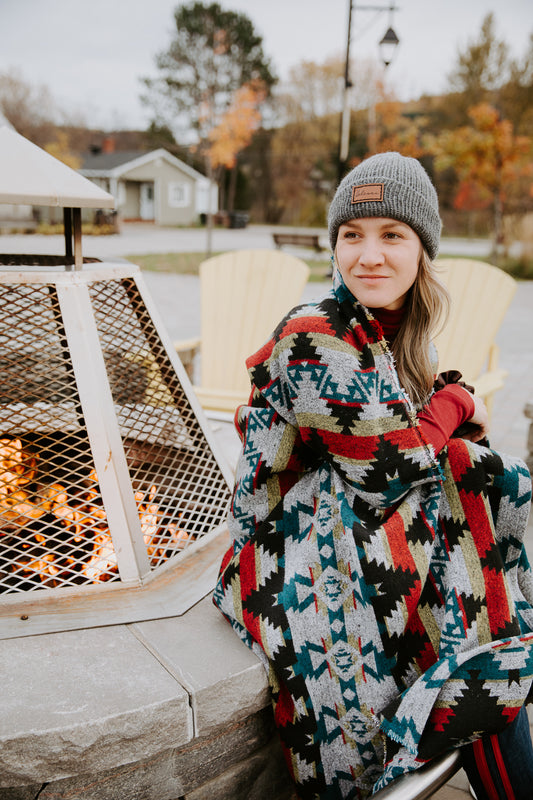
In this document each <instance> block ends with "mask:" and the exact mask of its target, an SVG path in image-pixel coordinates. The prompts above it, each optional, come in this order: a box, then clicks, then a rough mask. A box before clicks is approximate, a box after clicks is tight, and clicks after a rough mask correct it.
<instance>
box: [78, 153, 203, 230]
mask: <svg viewBox="0 0 533 800" xmlns="http://www.w3.org/2000/svg"><path fill="white" fill-rule="evenodd" d="M79 171H80V173H81V174H82V175H84V176H85V177H86V178H89V179H90V180H92V181H94V182H95V183H96V184H98V185H99V186H101V187H102V189H105V190H106V191H108V192H109V193H110V194H112V195H113V197H114V198H115V201H116V208H117V211H118V213H119V215H120V217H121V219H123V220H150V221H153V222H155V223H157V224H158V225H194V224H195V223H196V222H197V221H198V218H199V216H200V214H206V213H207V212H208V210H210V211H211V212H212V213H215V212H216V211H218V190H217V186H216V184H214V183H213V184H212V185H211V193H210V192H209V181H208V179H207V178H206V177H205V175H202V174H201V173H200V172H197V170H195V169H193V168H192V167H189V166H188V165H187V164H185V163H184V162H183V161H180V159H178V158H176V157H175V156H173V155H172V154H171V153H169V152H168V151H167V150H165V149H163V148H160V149H158V150H152V151H151V152H149V153H140V152H128V151H123V152H120V151H114V150H111V151H106V149H105V148H104V149H103V150H102V151H101V152H95V153H90V154H89V155H88V156H87V157H86V158H85V160H84V162H83V164H82V167H81V168H80V170H79ZM209 194H211V208H210V209H209Z"/></svg>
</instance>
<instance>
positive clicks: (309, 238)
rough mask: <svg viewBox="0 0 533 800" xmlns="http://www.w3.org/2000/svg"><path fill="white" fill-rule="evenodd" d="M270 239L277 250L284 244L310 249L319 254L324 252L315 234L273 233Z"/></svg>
mask: <svg viewBox="0 0 533 800" xmlns="http://www.w3.org/2000/svg"><path fill="white" fill-rule="evenodd" d="M272 237H273V239H274V244H275V245H276V247H277V248H278V250H279V249H280V248H281V247H282V245H284V244H293V245H296V246H297V247H312V248H313V249H314V250H315V251H316V252H317V253H321V252H322V250H324V248H323V247H322V245H321V244H320V242H319V236H318V234H317V233H273V234H272Z"/></svg>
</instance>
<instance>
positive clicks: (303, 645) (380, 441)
mask: <svg viewBox="0 0 533 800" xmlns="http://www.w3.org/2000/svg"><path fill="white" fill-rule="evenodd" d="M248 366H249V372H250V376H251V380H252V395H251V400H250V405H248V406H244V407H241V409H240V410H239V412H238V425H239V428H240V430H241V432H242V436H243V451H242V454H241V458H240V461H239V465H238V468H237V476H236V486H235V492H234V497H233V502H232V508H231V513H230V518H229V526H230V531H231V534H232V537H233V546H232V548H230V551H229V552H228V553H227V555H226V557H225V559H224V561H223V564H222V566H221V572H220V578H219V582H218V585H217V588H216V590H215V597H214V600H215V603H216V604H217V606H218V607H219V608H220V610H221V611H222V613H223V614H224V615H225V616H226V617H227V619H228V620H229V621H230V622H231V624H232V625H233V627H234V629H235V631H236V632H237V633H238V634H239V636H240V637H241V638H242V639H243V640H244V641H245V642H246V643H247V644H248V645H249V646H250V647H252V648H253V649H254V651H255V652H256V653H257V654H258V655H259V656H260V657H261V658H262V660H263V662H264V663H265V666H266V667H267V669H268V671H269V680H270V684H271V687H272V697H273V706H274V715H275V720H276V724H277V726H278V729H279V733H280V737H281V741H282V745H283V747H284V750H285V753H286V757H287V763H288V765H289V768H290V770H291V773H292V775H293V777H294V780H295V782H296V785H297V790H298V793H299V795H300V796H301V797H302V798H321V799H324V800H325V799H327V800H337V799H339V800H340V799H341V798H342V800H346V799H347V798H365V797H368V796H370V795H371V794H372V792H373V791H377V790H378V789H379V788H381V787H383V786H384V785H386V784H387V783H388V782H390V781H391V780H393V779H394V778H396V777H397V776H398V775H400V774H403V773H404V772H407V771H410V770H413V769H416V768H417V767H419V766H421V765H422V764H423V763H424V762H426V761H427V760H429V759H431V758H433V757H434V756H435V755H437V754H439V753H441V752H444V751H446V750H449V749H450V748H453V747H457V746H458V745H460V744H463V743H465V742H467V741H470V740H471V739H472V738H475V736H476V735H479V733H480V732H482V731H491V732H494V731H497V730H501V729H502V728H503V727H504V726H505V725H506V724H507V723H509V722H510V721H511V720H512V719H513V718H514V717H515V715H516V714H517V713H518V711H519V709H520V708H521V706H522V705H523V704H524V702H525V701H526V698H527V695H528V693H529V691H530V688H531V685H532V682H533V647H532V645H533V609H532V604H533V579H532V575H531V570H530V567H529V564H528V561H527V557H526V554H525V551H524V548H523V542H522V538H523V533H524V530H525V527H526V524H527V517H528V513H529V504H530V496H531V478H530V475H529V472H528V470H527V468H526V466H525V465H524V464H523V463H522V462H521V461H519V460H518V459H511V458H509V457H506V456H502V455H499V454H498V453H496V452H494V451H492V450H490V449H489V448H487V447H482V446H480V445H477V444H472V443H470V442H467V441H464V440H462V439H453V440H451V441H450V442H449V444H448V446H447V447H446V448H444V450H443V451H442V452H441V453H440V454H439V457H438V458H436V457H435V454H434V452H433V449H432V448H431V446H430V445H429V444H428V443H427V442H426V441H425V440H424V438H423V435H422V433H421V431H420V428H419V426H418V425H417V423H416V416H415V410H414V409H413V407H412V405H411V403H410V401H409V399H408V398H407V396H406V395H405V393H404V392H403V391H402V389H401V387H400V385H399V382H398V376H397V373H396V370H395V368H394V363H393V359H392V356H391V354H390V351H389V349H388V347H387V345H386V342H385V341H384V339H383V336H382V333H381V329H380V327H379V325H378V323H377V322H376V321H375V320H374V319H373V318H372V316H371V315H370V314H369V313H368V312H367V310H366V309H364V308H363V307H362V306H360V305H359V304H358V303H357V302H356V301H355V300H354V298H353V297H352V295H351V294H350V293H349V292H348V291H347V289H346V288H345V286H344V284H343V283H342V281H340V280H339V279H337V280H336V283H335V286H334V289H333V290H332V292H330V293H329V294H328V295H327V296H326V297H325V298H323V299H322V300H320V301H318V302H316V303H314V304H310V305H306V306H300V307H298V308H296V309H294V310H293V311H292V312H290V313H289V315H288V316H287V317H286V318H285V319H284V320H283V321H282V323H281V324H280V325H279V326H278V328H277V329H276V331H275V332H274V334H273V337H272V339H271V340H270V341H269V342H268V343H267V344H266V345H265V346H264V347H263V348H262V349H261V350H260V351H259V352H258V353H256V354H255V355H254V356H253V357H251V358H250V359H249V362H248Z"/></svg>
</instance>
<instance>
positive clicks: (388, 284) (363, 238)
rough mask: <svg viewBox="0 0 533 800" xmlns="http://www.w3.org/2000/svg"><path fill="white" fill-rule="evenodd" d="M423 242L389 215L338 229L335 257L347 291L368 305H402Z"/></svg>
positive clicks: (380, 306) (415, 269) (415, 272)
mask: <svg viewBox="0 0 533 800" xmlns="http://www.w3.org/2000/svg"><path fill="white" fill-rule="evenodd" d="M421 253H422V243H421V241H420V239H419V237H418V235H417V234H416V233H415V232H414V230H413V229H412V228H410V227H409V225H406V224H405V223H404V222H398V221H397V220H395V219H389V218H388V217H365V218H364V219H351V220H349V221H348V222H345V223H344V224H343V225H341V226H340V228H339V234H338V238H337V246H336V248H335V256H336V261H337V265H338V268H339V270H340V273H341V275H342V277H343V280H344V283H345V284H346V287H347V288H348V290H349V291H350V292H351V293H352V294H353V295H354V297H356V298H357V300H359V302H360V303H362V304H363V305H364V306H366V307H367V308H387V309H390V310H394V309H398V308H401V307H402V306H403V304H404V302H405V298H406V295H407V292H408V291H409V289H410V288H411V286H412V285H413V283H414V282H415V278H416V276H417V273H418V262H419V260H420V256H421Z"/></svg>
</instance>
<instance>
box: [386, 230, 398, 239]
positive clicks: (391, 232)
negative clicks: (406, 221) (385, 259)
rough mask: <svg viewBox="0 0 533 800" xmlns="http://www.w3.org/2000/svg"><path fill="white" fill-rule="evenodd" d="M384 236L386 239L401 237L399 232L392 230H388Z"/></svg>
mask: <svg viewBox="0 0 533 800" xmlns="http://www.w3.org/2000/svg"><path fill="white" fill-rule="evenodd" d="M385 238H386V239H401V236H400V234H399V233H394V231H388V232H387V233H386V234H385Z"/></svg>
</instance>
